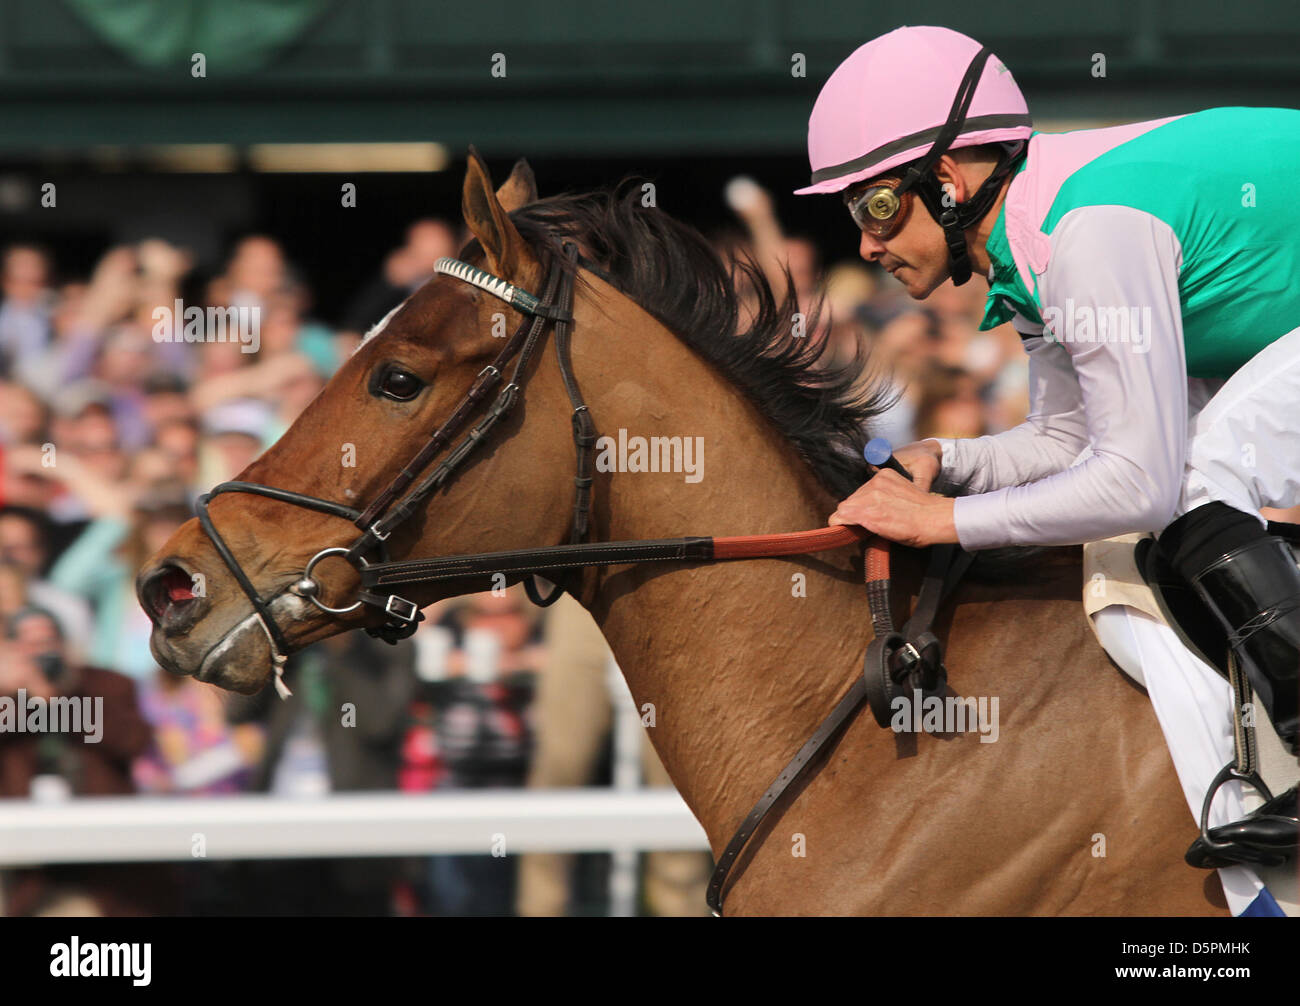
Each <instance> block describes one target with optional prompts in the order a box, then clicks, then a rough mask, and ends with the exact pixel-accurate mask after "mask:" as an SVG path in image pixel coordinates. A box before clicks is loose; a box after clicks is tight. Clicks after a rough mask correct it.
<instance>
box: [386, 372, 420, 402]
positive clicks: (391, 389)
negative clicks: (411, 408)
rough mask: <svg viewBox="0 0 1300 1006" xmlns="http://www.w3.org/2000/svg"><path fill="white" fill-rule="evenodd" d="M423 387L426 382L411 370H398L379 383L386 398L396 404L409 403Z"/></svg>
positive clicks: (388, 373)
mask: <svg viewBox="0 0 1300 1006" xmlns="http://www.w3.org/2000/svg"><path fill="white" fill-rule="evenodd" d="M423 387H424V382H422V381H421V380H420V379H419V378H418V377H416V376H415V375H414V374H412V373H411V372H410V371H409V370H398V369H397V368H394V369H392V370H390V371H388V372H387V373H385V374H384V376H383V377H382V378H381V379H380V381H379V390H380V392H381V393H382V394H383V395H384V397H386V398H391V399H392V400H393V401H395V402H409V401H410V400H411V399H412V398H414V397H415V396H416V395H418V394H419V393H420V389H421V388H423Z"/></svg>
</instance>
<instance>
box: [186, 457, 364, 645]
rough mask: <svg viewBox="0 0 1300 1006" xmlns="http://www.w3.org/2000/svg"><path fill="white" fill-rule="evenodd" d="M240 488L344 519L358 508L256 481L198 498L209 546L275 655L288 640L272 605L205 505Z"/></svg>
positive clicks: (223, 485) (229, 484)
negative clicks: (259, 590)
mask: <svg viewBox="0 0 1300 1006" xmlns="http://www.w3.org/2000/svg"><path fill="white" fill-rule="evenodd" d="M229 492H239V493H250V494H252V495H254V496H264V497H266V498H267V499H273V500H278V501H280V502H282V503H292V504H293V505H294V506H300V507H305V508H306V509H308V510H316V511H318V512H319V513H325V514H330V515H331V516H334V517H341V518H343V519H344V520H356V519H357V517H358V516H359V511H357V510H355V509H353V508H352V507H350V506H345V505H344V504H342V503H333V502H331V501H330V500H323V499H317V498H316V497H315V496H306V495H304V494H302V493H296V492H292V491H290V490H288V489H276V488H274V487H273V486H264V485H258V484H257V483H256V482H223V483H221V484H220V485H219V486H216V487H215V488H213V489H212V490H211V491H210V492H207V493H205V494H203V495H202V496H200V497H199V498H198V501H197V504H196V506H195V509H196V511H197V516H198V518H199V525H200V526H201V527H202V528H203V531H204V533H205V534H206V535H207V536H208V539H209V540H210V541H211V542H212V547H213V548H214V549H216V551H217V555H219V556H220V557H221V561H222V562H223V563H225V564H226V568H227V569H228V570H230V574H231V576H233V577H234V578H235V582H236V583H237V584H239V588H240V589H241V590H242V591H243V592H244V594H245V596H246V597H247V598H248V600H249V603H250V604H252V606H253V610H254V611H255V612H256V613H257V616H258V618H259V619H260V620H261V623H262V627H263V628H264V629H265V630H266V634H267V635H268V636H269V637H270V639H271V642H272V643H273V644H274V646H275V649H276V650H277V651H278V654H277V655H276V656H283V655H286V654H288V652H289V643H288V641H287V640H286V639H285V638H284V634H283V633H282V632H281V631H280V626H279V625H277V624H276V621H275V619H274V618H273V617H272V616H271V608H270V605H269V603H268V602H267V601H265V600H263V598H262V596H261V595H260V594H259V593H258V592H257V589H256V588H255V587H254V586H253V584H252V581H250V580H249V579H248V576H247V575H246V574H245V573H244V570H243V567H242V566H240V565H239V562H238V561H237V560H236V559H235V554H234V552H232V551H231V549H230V546H229V545H228V544H227V543H226V539H225V538H223V537H222V536H221V533H220V532H219V531H218V530H217V527H216V525H215V524H214V523H213V522H212V515H211V514H210V513H209V512H208V506H209V505H210V504H211V502H212V499H213V497H215V496H220V495H221V494H222V493H229Z"/></svg>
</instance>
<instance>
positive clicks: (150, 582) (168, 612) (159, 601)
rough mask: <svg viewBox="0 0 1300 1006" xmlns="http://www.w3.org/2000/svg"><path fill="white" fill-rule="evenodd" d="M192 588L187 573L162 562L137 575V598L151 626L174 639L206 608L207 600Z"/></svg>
mask: <svg viewBox="0 0 1300 1006" xmlns="http://www.w3.org/2000/svg"><path fill="white" fill-rule="evenodd" d="M194 587H195V578H194V577H193V576H192V575H191V574H190V573H188V572H186V570H184V569H183V568H181V567H180V566H179V565H177V564H176V563H175V562H165V563H162V564H161V565H158V566H156V567H154V568H153V569H152V570H150V571H148V572H145V573H142V574H141V575H140V577H139V579H138V580H137V581H136V595H137V596H138V597H139V599H140V605H141V607H143V608H144V610H145V613H146V614H147V615H148V616H149V620H150V621H151V622H153V624H154V626H155V627H156V628H157V629H159V630H161V631H162V632H163V633H164V634H166V635H168V636H174V635H178V634H180V633H183V632H186V631H188V630H189V629H190V627H191V626H193V625H194V623H195V622H196V621H198V619H199V617H200V616H201V615H202V613H203V610H204V608H205V607H206V604H205V603H204V602H205V600H206V599H205V598H203V597H202V596H200V595H198V594H196V593H195V592H194Z"/></svg>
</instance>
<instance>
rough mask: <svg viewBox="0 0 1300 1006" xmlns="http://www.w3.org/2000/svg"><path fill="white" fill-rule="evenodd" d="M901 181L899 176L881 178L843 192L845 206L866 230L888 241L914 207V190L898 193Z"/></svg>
mask: <svg viewBox="0 0 1300 1006" xmlns="http://www.w3.org/2000/svg"><path fill="white" fill-rule="evenodd" d="M900 183H901V179H898V178H882V179H880V180H879V181H874V182H870V183H868V184H866V185H861V186H858V187H856V188H852V189H849V190H848V191H847V192H845V193H844V205H845V206H847V207H848V208H849V214H850V215H851V216H852V217H853V221H854V223H856V224H857V225H858V226H859V227H860V228H861V229H862V230H863V231H864V232H865V233H867V234H870V235H871V236H872V237H874V238H879V239H880V240H881V241H888V240H889V239H890V238H892V237H893V236H894V235H895V234H897V233H898V229H899V228H900V227H902V226H903V222H904V221H905V220H906V219H907V215H908V213H910V212H911V210H912V192H911V191H910V190H905V191H904V192H903V193H902V194H901V195H900V194H899V193H897V192H895V191H894V190H895V189H896V188H898V186H899V184H900Z"/></svg>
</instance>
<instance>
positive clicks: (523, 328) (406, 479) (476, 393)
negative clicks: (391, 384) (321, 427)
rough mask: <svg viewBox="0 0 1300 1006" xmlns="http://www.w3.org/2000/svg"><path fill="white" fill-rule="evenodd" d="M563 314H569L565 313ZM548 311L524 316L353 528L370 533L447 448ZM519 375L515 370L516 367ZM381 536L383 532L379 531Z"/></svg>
mask: <svg viewBox="0 0 1300 1006" xmlns="http://www.w3.org/2000/svg"><path fill="white" fill-rule="evenodd" d="M559 271H560V269H559V266H558V265H556V266H553V267H552V269H551V275H550V276H549V278H548V281H547V288H546V294H545V297H544V300H545V304H544V305H543V306H549V304H550V300H551V298H552V297H553V296H554V294H555V285H556V284H557V283H558V281H559V278H560V277H559ZM564 313H566V314H567V313H568V312H567V311H566V312H564ZM550 316H551V314H550V312H545V313H543V312H542V311H541V310H540V309H539V310H538V313H535V314H531V315H530V314H524V316H523V319H522V320H521V321H520V322H519V325H518V326H517V327H516V328H515V331H514V334H513V335H511V337H510V339H509V341H508V342H507V343H506V344H505V346H503V347H502V349H501V352H500V353H498V354H497V356H496V359H494V360H493V361H492V362H491V363H490V364H488V365H487V366H486V367H484V368H483V369H482V370H481V371H480V372H479V375H478V377H477V378H476V379H475V381H474V383H473V385H471V386H470V389H469V391H468V392H466V394H465V397H464V398H463V399H461V402H460V404H459V405H458V406H457V407H456V409H455V410H454V411H453V412H452V414H451V415H450V416H448V417H447V418H446V420H444V421H443V423H442V425H441V426H439V427H438V429H437V430H435V431H434V432H433V434H432V435H431V436H430V437H429V439H428V440H427V441H426V442H425V444H424V446H423V447H421V448H420V450H419V451H417V452H416V454H415V456H414V457H413V458H411V460H410V461H409V462H407V463H406V465H405V466H404V467H403V468H402V470H401V471H400V472H398V473H397V475H396V477H394V479H393V481H392V482H390V483H389V484H388V485H387V487H385V488H384V490H383V491H382V492H381V493H380V494H379V495H378V496H376V497H375V499H374V500H373V501H372V502H371V503H370V505H369V506H367V507H366V509H365V510H364V511H363V512H362V513H361V514H359V515H358V517H357V519H356V525H357V527H359V528H360V529H361V530H362V531H365V532H366V533H367V534H369V533H371V530H372V528H373V527H374V525H375V522H376V521H378V520H379V519H380V518H381V517H383V516H384V515H385V514H386V513H387V512H388V510H389V508H390V507H391V506H392V505H393V504H394V503H395V502H396V501H397V500H398V499H399V498H400V497H401V495H402V493H404V492H405V491H406V490H407V489H408V488H409V487H410V486H411V483H413V482H414V481H415V480H416V479H417V478H418V477H419V475H420V473H421V472H422V471H424V470H425V469H426V468H428V467H429V465H430V463H431V462H432V461H433V459H434V458H435V457H437V456H438V453H439V452H440V451H442V449H443V448H444V447H446V446H447V444H448V442H449V441H450V440H451V438H452V437H453V436H455V434H456V433H457V431H459V430H460V428H461V427H462V426H464V425H465V422H466V421H467V420H468V419H469V417H470V415H471V414H472V413H473V412H474V411H475V409H477V408H478V406H479V404H480V403H481V402H482V401H483V400H484V399H485V398H487V396H488V394H489V393H490V392H491V391H492V390H493V388H495V387H496V386H497V384H499V383H500V381H501V374H502V372H503V371H504V370H505V368H506V365H507V364H508V363H509V362H510V360H511V359H512V358H513V357H514V356H515V354H516V353H518V352H520V350H521V348H523V347H525V346H526V345H527V344H528V343H529V342H530V341H533V340H535V339H536V337H537V335H538V334H539V333H540V331H541V329H542V328H544V327H545V325H546V320H547V318H548V317H550ZM515 372H516V374H518V368H516V371H515ZM385 523H386V525H387V528H388V529H389V530H390V531H391V529H392V527H394V526H395V525H396V524H397V523H400V521H386V522H385ZM380 533H381V534H382V533H383V531H382V530H381V532H380Z"/></svg>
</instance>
